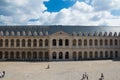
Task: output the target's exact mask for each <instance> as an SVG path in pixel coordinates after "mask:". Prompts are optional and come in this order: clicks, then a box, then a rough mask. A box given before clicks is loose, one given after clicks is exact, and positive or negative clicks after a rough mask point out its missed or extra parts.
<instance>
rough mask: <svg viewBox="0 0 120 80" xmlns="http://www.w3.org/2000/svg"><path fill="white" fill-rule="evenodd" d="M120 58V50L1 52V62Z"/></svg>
mask: <svg viewBox="0 0 120 80" xmlns="http://www.w3.org/2000/svg"><path fill="white" fill-rule="evenodd" d="M115 58H120V51H119V50H94V51H93V50H84V51H82V50H79V51H78V50H77V51H75V50H67V51H64V50H63V51H62V50H61V51H59V50H58V51H57V50H34V49H33V50H19V49H18V50H0V60H2V61H3V60H18V61H19V60H23V61H25V60H35V61H51V60H53V61H57V60H60V61H62V60H88V59H90V60H92V59H115Z"/></svg>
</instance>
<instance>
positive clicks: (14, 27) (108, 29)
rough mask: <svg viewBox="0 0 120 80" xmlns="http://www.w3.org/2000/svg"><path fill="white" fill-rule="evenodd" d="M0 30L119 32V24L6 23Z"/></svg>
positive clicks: (26, 31)
mask: <svg viewBox="0 0 120 80" xmlns="http://www.w3.org/2000/svg"><path fill="white" fill-rule="evenodd" d="M0 31H3V34H5V33H6V31H8V32H9V33H10V34H9V35H11V32H12V31H13V32H14V33H15V35H16V33H17V32H18V31H19V32H20V34H21V35H22V33H23V31H25V33H26V35H28V32H29V31H30V32H31V33H32V35H33V33H34V32H37V34H39V33H40V32H43V34H44V35H45V33H46V32H48V34H49V35H50V34H53V33H55V32H58V31H64V32H67V33H69V34H73V33H74V32H76V33H79V32H82V33H84V32H87V33H90V32H91V33H94V32H103V33H104V32H107V33H109V32H112V33H115V32H117V33H119V32H120V27H119V26H111V27H108V26H77V25H75V26H74V25H73V26H69V25H47V26H46V25H7V26H0Z"/></svg>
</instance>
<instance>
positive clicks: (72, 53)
mask: <svg viewBox="0 0 120 80" xmlns="http://www.w3.org/2000/svg"><path fill="white" fill-rule="evenodd" d="M86 28H87V29H88V26H87V27H81V26H77V27H76V26H70V27H69V26H32V25H31V26H0V60H1V61H11V60H12V61H32V60H33V61H66V60H67V61H68V60H102V59H119V58H120V33H119V31H118V32H116V30H115V31H114V32H112V30H111V32H110V31H107V30H106V31H107V32H95V31H98V30H96V29H95V30H93V29H94V28H93V29H88V30H87V31H86V32H85V30H86ZM89 28H91V27H89ZM71 29H72V30H71ZM118 29H120V28H118ZM70 30H71V31H70ZM103 30H104V28H103Z"/></svg>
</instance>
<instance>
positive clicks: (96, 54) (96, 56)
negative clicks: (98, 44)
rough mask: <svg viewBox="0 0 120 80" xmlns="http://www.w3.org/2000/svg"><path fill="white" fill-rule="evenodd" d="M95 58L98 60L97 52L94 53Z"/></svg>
mask: <svg viewBox="0 0 120 80" xmlns="http://www.w3.org/2000/svg"><path fill="white" fill-rule="evenodd" d="M95 58H96V59H97V58H98V52H97V51H95Z"/></svg>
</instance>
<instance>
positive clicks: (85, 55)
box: [84, 51, 87, 59]
mask: <svg viewBox="0 0 120 80" xmlns="http://www.w3.org/2000/svg"><path fill="white" fill-rule="evenodd" d="M84 59H87V52H86V51H85V52H84Z"/></svg>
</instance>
